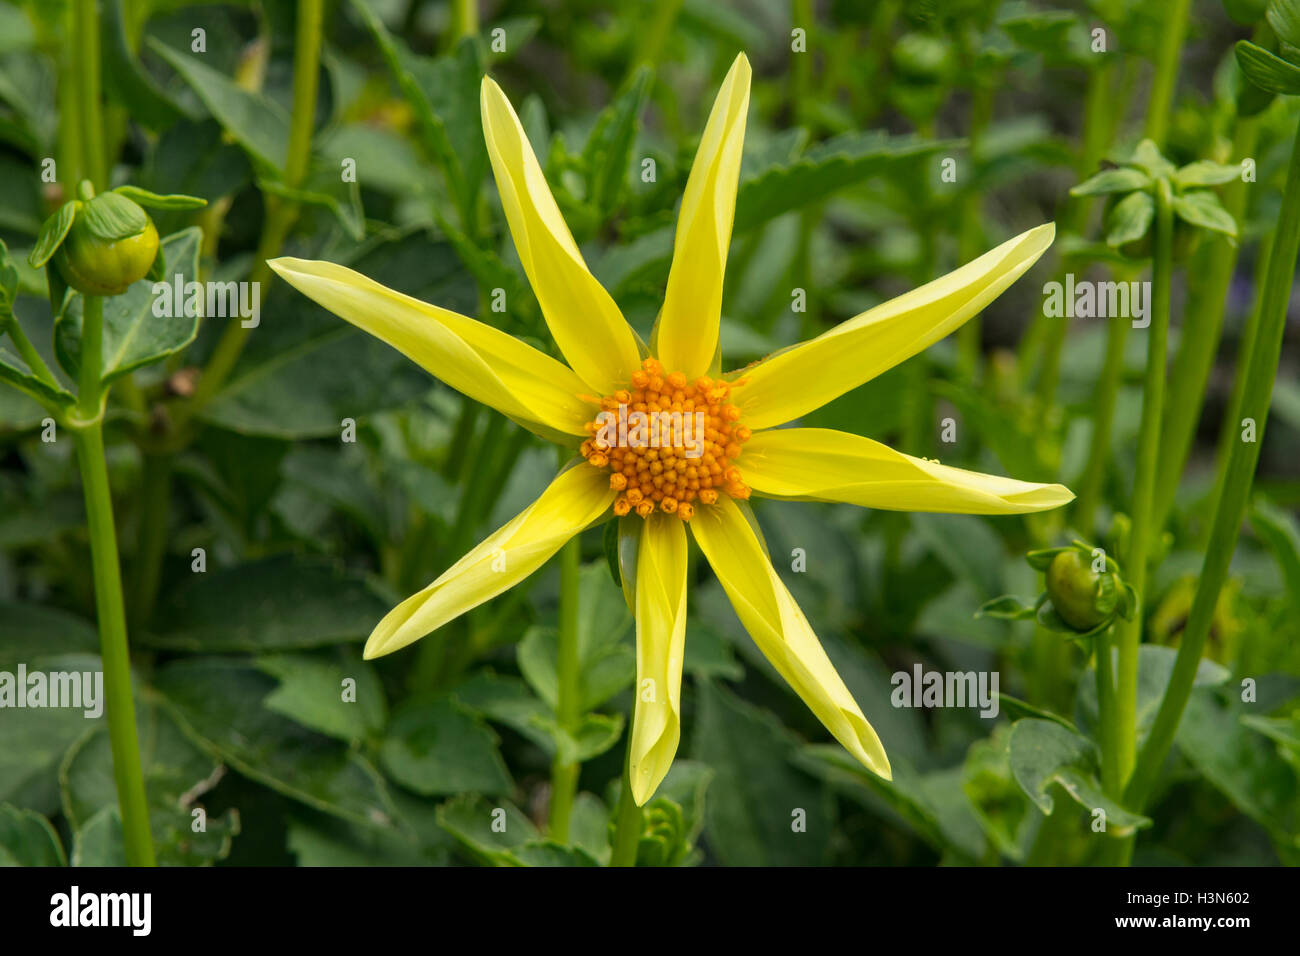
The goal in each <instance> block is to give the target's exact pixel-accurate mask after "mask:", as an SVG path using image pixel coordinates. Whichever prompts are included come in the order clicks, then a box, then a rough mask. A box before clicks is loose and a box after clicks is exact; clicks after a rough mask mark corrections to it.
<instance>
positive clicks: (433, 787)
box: [379, 696, 514, 797]
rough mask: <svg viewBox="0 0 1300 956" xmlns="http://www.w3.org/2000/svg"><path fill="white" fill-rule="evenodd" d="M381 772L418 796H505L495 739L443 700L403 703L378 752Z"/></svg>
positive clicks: (507, 783) (507, 782)
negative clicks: (467, 794) (476, 794)
mask: <svg viewBox="0 0 1300 956" xmlns="http://www.w3.org/2000/svg"><path fill="white" fill-rule="evenodd" d="M379 763H380V766H381V767H382V768H383V770H384V772H385V773H387V774H388V775H389V776H390V777H391V778H392V779H393V780H395V781H397V782H398V783H400V784H401V785H402V786H404V787H406V788H407V789H409V790H412V791H414V792H415V793H418V794H420V795H421V796H426V797H428V796H440V795H446V794H458V793H488V794H498V793H508V792H509V791H510V789H511V787H513V786H514V784H513V782H512V781H511V779H510V773H509V771H508V770H506V765H505V761H503V760H502V759H501V754H500V752H499V751H498V749H497V738H496V735H495V734H494V733H493V732H492V731H491V730H489V729H488V728H487V727H486V726H485V725H483V724H481V723H480V722H479V721H478V720H477V719H475V717H474V716H473V715H472V714H470V713H469V712H468V711H466V710H464V709H462V708H461V707H460V706H458V705H457V704H456V703H455V702H454V701H453V700H452V699H450V698H448V697H428V696H421V697H413V698H408V699H407V700H406V701H405V702H404V703H403V704H402V706H401V707H399V708H398V710H397V711H396V712H395V713H394V714H393V719H392V720H391V721H390V722H389V725H388V730H387V733H386V735H385V737H384V742H383V743H382V745H381V746H380V749H379Z"/></svg>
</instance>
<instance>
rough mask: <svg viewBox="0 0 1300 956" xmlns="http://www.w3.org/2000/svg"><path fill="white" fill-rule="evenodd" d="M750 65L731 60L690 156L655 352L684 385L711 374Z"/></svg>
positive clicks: (734, 199)
mask: <svg viewBox="0 0 1300 956" xmlns="http://www.w3.org/2000/svg"><path fill="white" fill-rule="evenodd" d="M749 77H750V70H749V60H747V59H746V58H745V54H743V53H742V54H740V56H738V57H736V62H735V63H733V64H732V66H731V72H729V73H728V74H727V78H726V79H725V80H724V81H723V83H722V88H721V89H720V90H719V91H718V96H717V99H716V100H714V102H713V112H712V113H710V114H709V122H708V125H706V126H705V127H704V136H703V138H702V139H701V140H700V148H699V149H698V150H697V151H696V153H695V163H694V165H692V166H691V175H690V178H689V179H687V180H686V192H685V193H683V195H682V208H681V212H679V213H678V215H677V238H676V240H675V242H674V245H673V264H672V268H671V270H670V271H669V273H668V289H667V292H666V293H665V295H664V305H663V311H662V312H661V313H660V315H659V326H658V329H657V331H656V333H655V334H656V345H655V351H656V354H657V356H658V358H659V359H660V361H662V362H663V364H664V368H665V369H667V370H668V371H670V372H671V371H678V370H680V371H682V372H684V373H685V374H686V377H687V378H688V379H691V378H695V377H697V376H700V375H703V374H705V373H706V372H708V371H709V366H710V365H711V364H712V362H713V356H714V354H715V353H716V352H717V348H718V319H719V316H720V315H721V313H722V277H723V273H724V272H725V270H726V266H727V248H728V246H730V245H731V223H732V219H733V218H734V216H735V212H736V181H737V180H738V179H739V177H740V153H741V149H742V147H743V146H744V143H745V115H746V113H747V112H748V110H749Z"/></svg>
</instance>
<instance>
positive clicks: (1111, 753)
mask: <svg viewBox="0 0 1300 956" xmlns="http://www.w3.org/2000/svg"><path fill="white" fill-rule="evenodd" d="M1114 637H1115V634H1114V629H1113V628H1107V629H1106V630H1104V631H1102V632H1101V633H1100V634H1098V635H1097V637H1096V639H1095V640H1096V647H1095V654H1094V656H1095V661H1094V665H1095V667H1096V678H1097V728H1098V732H1097V737H1098V740H1099V741H1100V743H1101V785H1102V789H1103V790H1105V791H1106V793H1108V794H1111V795H1112V796H1115V795H1118V794H1119V793H1120V792H1121V790H1122V789H1123V781H1122V780H1121V779H1120V764H1119V723H1118V719H1119V715H1118V712H1117V710H1116V707H1115V704H1116V697H1115V666H1114V663H1113V660H1112V658H1113V656H1114V655H1112V654H1111V649H1112V648H1113V647H1114V646H1115V641H1114Z"/></svg>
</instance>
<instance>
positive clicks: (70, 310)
mask: <svg viewBox="0 0 1300 956" xmlns="http://www.w3.org/2000/svg"><path fill="white" fill-rule="evenodd" d="M202 243H203V231H202V230H201V229H199V228H198V227H197V226H191V227H190V228H189V229H183V230H181V231H180V232H178V233H175V234H174V235H171V236H168V237H167V238H166V239H164V240H163V241H162V243H161V244H160V247H159V248H160V252H161V254H162V255H163V257H164V261H165V262H166V263H168V264H169V265H170V268H169V269H168V270H167V272H168V273H170V275H167V276H165V278H164V279H163V281H164V282H166V283H167V285H168V290H167V292H165V293H162V294H163V295H165V296H166V297H167V299H166V301H165V302H162V303H161V305H163V306H166V308H165V309H161V310H160V311H164V312H165V313H166V314H164V315H161V316H160V315H158V314H156V313H155V311H154V310H155V305H157V304H159V297H158V296H155V295H154V291H153V289H154V282H153V281H152V280H150V279H149V278H144V279H141V280H140V281H139V282H133V283H132V284H131V285H130V286H129V287H128V288H127V290H126V291H125V292H123V293H122V294H121V295H117V296H109V297H106V298H105V299H104V303H103V308H104V340H103V351H104V356H103V363H104V364H103V369H104V373H103V376H102V381H104V382H111V381H113V380H114V379H117V378H120V377H122V376H123V375H126V374H127V373H128V372H132V371H134V370H135V369H137V368H141V367H143V366H145V365H152V364H153V363H154V362H159V361H161V360H162V359H165V358H166V357H167V356H169V355H174V354H176V353H177V352H179V351H181V350H182V349H184V348H185V347H186V346H187V345H189V344H190V343H191V342H192V341H194V337H195V336H196V335H197V334H198V329H199V316H198V315H193V314H187V313H188V312H191V311H193V310H192V309H190V308H188V307H187V303H188V302H189V299H190V297H189V296H188V295H184V294H182V296H181V303H180V308H179V310H178V309H177V308H176V304H175V301H174V291H173V289H172V287H173V285H174V283H175V281H176V275H178V274H179V275H180V276H181V289H182V292H183V290H184V287H185V284H186V283H189V282H192V281H194V280H196V279H197V278H198V272H199V248H200V246H201V245H202ZM83 307H84V299H83V298H82V296H81V294H80V293H76V294H74V295H73V296H71V297H70V298H69V299H67V300H66V304H65V305H64V308H63V311H62V312H61V313H60V314H59V315H58V317H57V318H56V319H55V322H54V341H55V348H56V351H57V354H58V357H59V364H60V365H62V366H63V368H64V370H65V371H66V372H67V373H68V374H69V375H70V376H73V377H74V378H75V377H76V376H77V374H78V373H79V371H80V368H81V323H82V309H83Z"/></svg>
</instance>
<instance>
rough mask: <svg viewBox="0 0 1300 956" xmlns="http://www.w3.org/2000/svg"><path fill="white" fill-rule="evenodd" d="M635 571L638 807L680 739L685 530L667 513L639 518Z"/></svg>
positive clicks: (633, 761) (634, 773)
mask: <svg viewBox="0 0 1300 956" xmlns="http://www.w3.org/2000/svg"><path fill="white" fill-rule="evenodd" d="M638 550H639V554H638V556H637V572H636V709H635V711H634V712H633V715H632V749H631V754H630V755H629V758H628V759H629V760H630V765H629V774H630V777H631V781H632V797H633V799H635V800H636V804H637V806H642V805H644V804H645V802H646V801H647V800H649V799H650V798H651V797H652V796H654V792H655V790H656V789H657V788H658V787H659V784H660V783H661V782H662V781H663V779H664V776H665V775H666V774H667V773H668V768H669V767H671V766H672V763H673V756H674V755H675V754H676V753H677V744H678V741H679V740H680V739H681V716H682V708H681V692H682V656H683V652H684V650H685V646H686V529H685V528H683V527H682V522H681V521H680V520H679V519H677V518H675V517H673V516H672V515H665V514H660V513H657V512H656V513H655V514H652V515H650V516H649V517H648V518H647V519H646V522H645V528H644V530H643V532H642V534H641V544H640V547H639V549H638Z"/></svg>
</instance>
